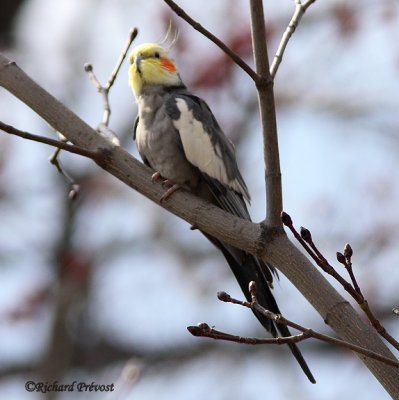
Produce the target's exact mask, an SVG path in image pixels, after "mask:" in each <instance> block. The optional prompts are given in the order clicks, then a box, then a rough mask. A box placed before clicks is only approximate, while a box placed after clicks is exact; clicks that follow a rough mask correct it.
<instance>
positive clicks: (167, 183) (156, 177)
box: [151, 171, 181, 203]
mask: <svg viewBox="0 0 399 400" xmlns="http://www.w3.org/2000/svg"><path fill="white" fill-rule="evenodd" d="M161 178H162V175H161V173H160V172H159V171H156V172H154V173H153V174H152V176H151V182H152V183H155V182H156V181H158V180H159V179H161ZM162 186H170V188H169V189H168V190H167V191H166V192H165V193H164V194H163V195H162V197H161V198H160V202H161V203H162V202H163V201H164V200H166V199H167V198H168V197H169V196H170V195H171V194H172V193H173V192H175V191H176V190H177V189H180V188H181V186H180V185H179V184H178V183H174V182H172V181H170V180H169V179H165V180H164V181H163V182H162Z"/></svg>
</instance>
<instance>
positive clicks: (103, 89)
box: [84, 28, 138, 126]
mask: <svg viewBox="0 0 399 400" xmlns="http://www.w3.org/2000/svg"><path fill="white" fill-rule="evenodd" d="M137 33H138V30H137V28H132V29H130V31H129V38H128V41H127V43H126V45H125V47H124V49H123V51H122V53H121V55H120V56H119V58H118V61H117V62H116V65H115V68H114V70H113V71H112V73H111V76H110V77H109V79H108V82H107V84H106V85H105V86H102V85H101V83H100V81H99V80H98V79H97V77H96V76H95V75H94V72H93V66H92V64H90V63H86V64H85V65H84V68H85V71H86V72H87V73H88V74H89V76H90V79H91V80H92V81H93V83H94V85H95V86H96V88H97V90H98V92H99V93H100V94H101V97H102V100H103V105H104V115H103V121H102V123H103V124H104V125H105V126H108V124H109V118H110V116H111V107H110V105H109V99H108V94H109V90H110V89H111V87H112V85H113V84H114V82H115V79H116V76H117V75H118V72H119V70H120V68H121V66H122V63H123V60H124V59H125V58H126V54H127V52H128V51H129V48H130V45H131V44H132V43H133V40H134V39H135V38H136V36H137Z"/></svg>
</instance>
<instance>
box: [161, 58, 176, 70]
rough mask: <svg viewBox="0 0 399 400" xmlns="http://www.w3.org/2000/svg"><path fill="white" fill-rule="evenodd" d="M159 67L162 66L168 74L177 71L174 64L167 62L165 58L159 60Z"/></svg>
mask: <svg viewBox="0 0 399 400" xmlns="http://www.w3.org/2000/svg"><path fill="white" fill-rule="evenodd" d="M161 65H162V68H165V69H167V70H168V71H170V72H176V71H177V68H176V67H175V64H173V63H172V61H169V60H168V59H167V58H161Z"/></svg>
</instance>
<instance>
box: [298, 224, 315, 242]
mask: <svg viewBox="0 0 399 400" xmlns="http://www.w3.org/2000/svg"><path fill="white" fill-rule="evenodd" d="M300 233H301V238H302V239H303V240H304V241H305V242H308V243H309V242H311V241H312V234H311V233H310V230H309V229H306V228H304V227H303V226H301V228H300Z"/></svg>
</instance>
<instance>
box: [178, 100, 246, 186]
mask: <svg viewBox="0 0 399 400" xmlns="http://www.w3.org/2000/svg"><path fill="white" fill-rule="evenodd" d="M176 105H177V108H178V109H179V111H180V118H179V119H177V120H174V121H173V125H174V126H175V128H176V129H177V130H178V131H179V134H180V138H181V141H182V144H183V150H184V153H185V155H186V158H187V160H188V161H189V162H190V163H191V164H193V165H195V166H196V167H197V168H199V169H200V171H202V172H205V173H206V174H208V175H209V176H210V177H212V178H215V179H217V180H218V181H220V182H221V183H223V184H225V185H227V186H229V187H231V188H232V189H234V190H236V191H237V192H239V193H242V194H243V191H242V189H241V187H240V186H241V185H239V184H238V182H237V181H236V179H233V180H229V178H228V176H227V171H226V166H225V164H224V161H223V157H222V153H221V149H220V146H219V145H218V144H216V146H213V144H212V142H211V139H210V137H209V135H208V133H207V132H206V131H205V130H204V128H203V126H202V123H201V122H200V121H198V120H196V119H195V118H194V116H193V112H192V111H191V110H189V109H188V106H187V103H186V102H185V101H184V100H183V99H180V98H178V99H176Z"/></svg>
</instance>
